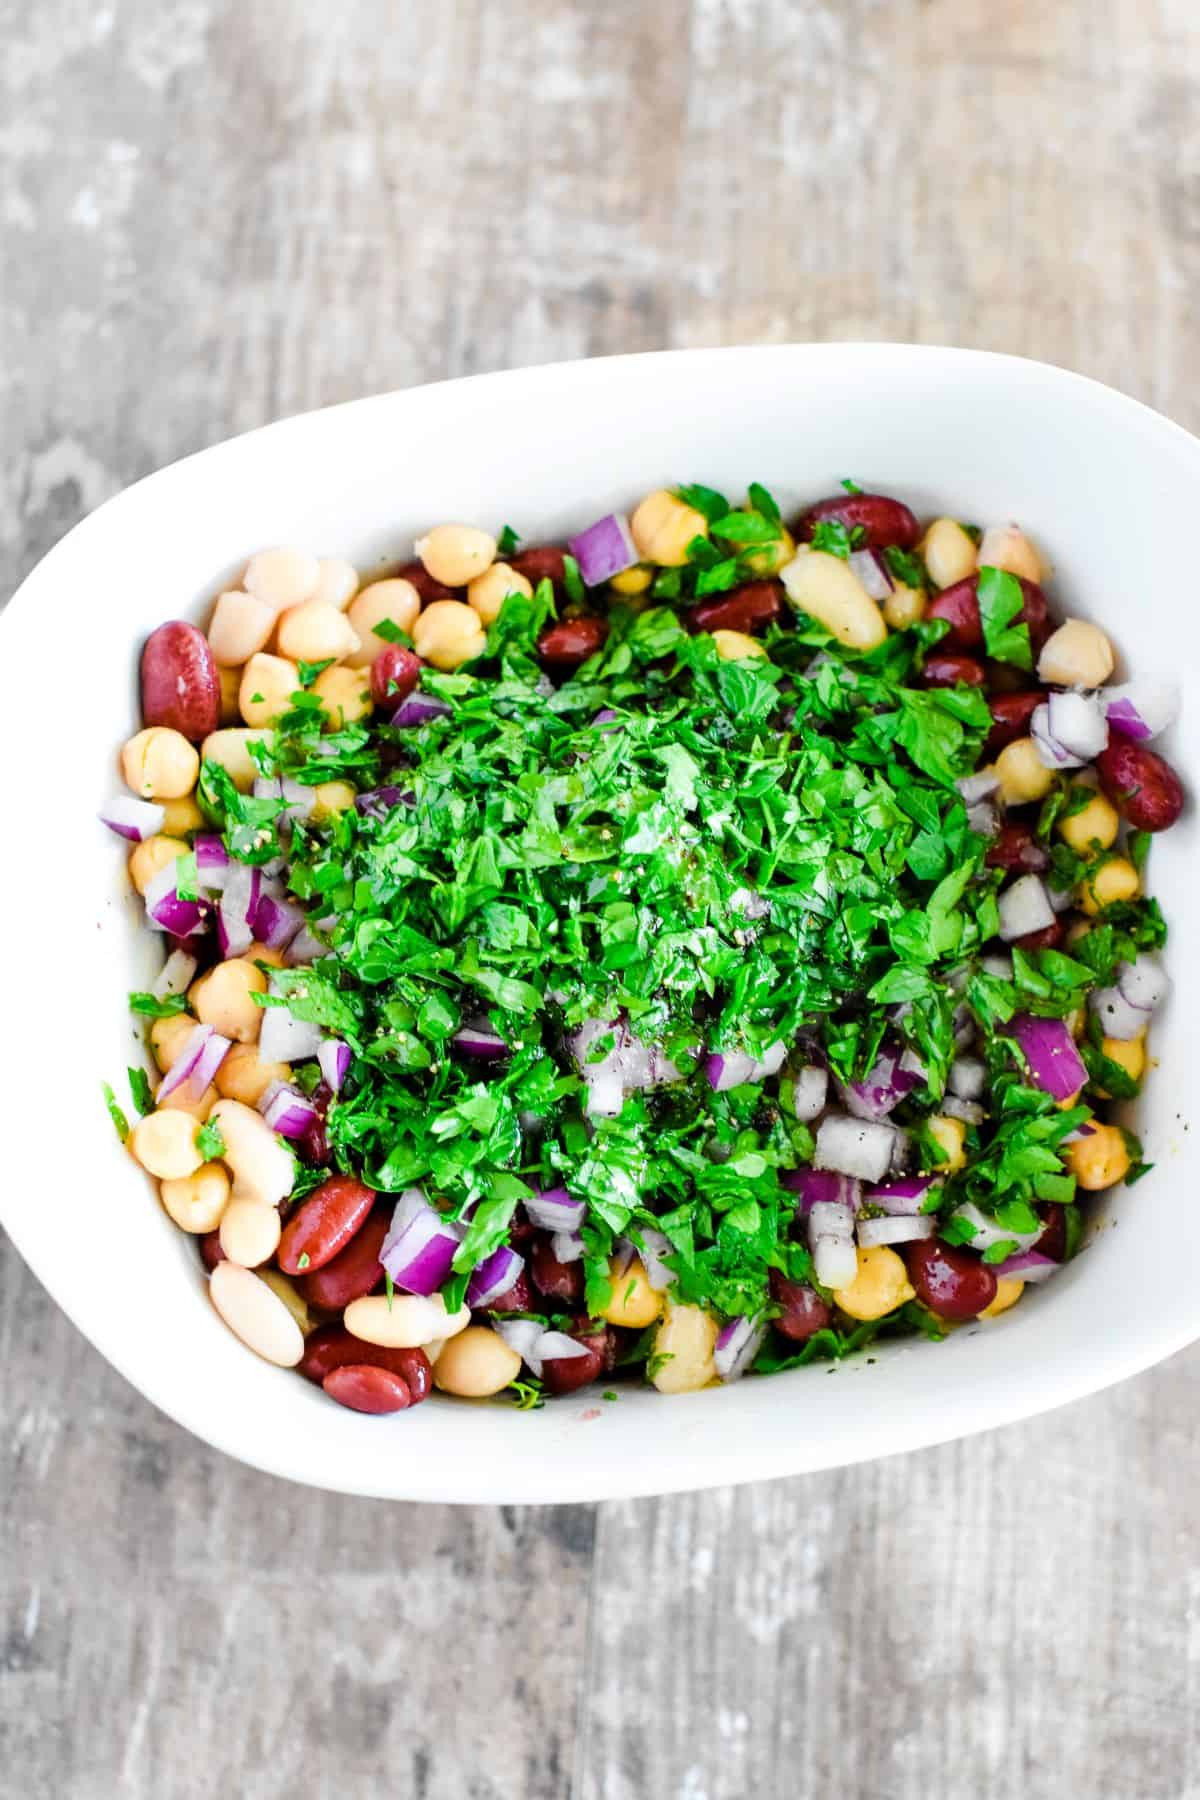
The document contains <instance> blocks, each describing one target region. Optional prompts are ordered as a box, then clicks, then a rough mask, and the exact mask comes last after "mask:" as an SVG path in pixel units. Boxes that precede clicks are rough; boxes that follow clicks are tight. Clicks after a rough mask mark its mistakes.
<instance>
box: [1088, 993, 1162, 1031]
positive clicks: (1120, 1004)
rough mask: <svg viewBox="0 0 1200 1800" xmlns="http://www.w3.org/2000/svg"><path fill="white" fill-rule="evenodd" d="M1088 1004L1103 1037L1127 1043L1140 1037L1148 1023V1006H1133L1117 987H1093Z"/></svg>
mask: <svg viewBox="0 0 1200 1800" xmlns="http://www.w3.org/2000/svg"><path fill="white" fill-rule="evenodd" d="M1088 1005H1089V1006H1090V1007H1091V1009H1092V1011H1093V1012H1094V1013H1095V1015H1096V1017H1097V1018H1098V1019H1099V1021H1100V1023H1101V1026H1102V1027H1103V1029H1104V1035H1105V1037H1109V1038H1116V1039H1117V1041H1118V1042H1119V1043H1122V1044H1128V1043H1131V1042H1132V1041H1133V1039H1134V1038H1137V1037H1141V1035H1142V1033H1143V1031H1145V1030H1146V1028H1147V1026H1148V1025H1149V1023H1150V1009H1149V1007H1148V1006H1134V1005H1133V1003H1132V1001H1130V1000H1127V999H1126V998H1125V996H1124V994H1123V993H1122V992H1121V990H1120V988H1119V987H1106V988H1093V990H1092V992H1091V993H1090V994H1089V995H1088Z"/></svg>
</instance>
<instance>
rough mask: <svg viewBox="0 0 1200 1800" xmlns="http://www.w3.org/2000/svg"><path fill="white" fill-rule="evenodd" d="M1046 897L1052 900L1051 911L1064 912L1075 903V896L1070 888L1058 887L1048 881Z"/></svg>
mask: <svg viewBox="0 0 1200 1800" xmlns="http://www.w3.org/2000/svg"><path fill="white" fill-rule="evenodd" d="M1046 898H1047V900H1048V901H1049V902H1050V909H1051V911H1052V912H1055V913H1064V912H1066V910H1067V908H1068V907H1069V906H1073V905H1074V903H1075V896H1074V894H1073V893H1072V892H1071V890H1070V888H1056V887H1054V886H1053V884H1052V883H1051V882H1047V883H1046Z"/></svg>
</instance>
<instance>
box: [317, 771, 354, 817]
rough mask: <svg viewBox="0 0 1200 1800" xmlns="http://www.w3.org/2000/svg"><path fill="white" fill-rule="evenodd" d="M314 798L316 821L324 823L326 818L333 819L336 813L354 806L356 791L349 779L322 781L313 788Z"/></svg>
mask: <svg viewBox="0 0 1200 1800" xmlns="http://www.w3.org/2000/svg"><path fill="white" fill-rule="evenodd" d="M313 799H314V802H315V804H314V806H313V809H312V816H313V820H314V823H316V824H317V825H323V824H324V823H325V821H326V819H332V818H333V817H334V815H335V814H336V813H340V812H345V811H346V810H347V808H348V807H351V806H353V805H354V800H355V793H354V789H353V788H352V787H351V786H350V783H349V782H348V781H322V782H321V783H319V785H318V786H317V787H315V788H314V789H313Z"/></svg>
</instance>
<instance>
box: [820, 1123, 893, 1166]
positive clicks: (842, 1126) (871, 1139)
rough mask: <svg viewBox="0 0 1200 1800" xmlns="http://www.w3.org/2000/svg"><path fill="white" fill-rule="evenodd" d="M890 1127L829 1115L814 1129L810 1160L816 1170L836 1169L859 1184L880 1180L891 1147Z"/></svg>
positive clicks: (890, 1153)
mask: <svg viewBox="0 0 1200 1800" xmlns="http://www.w3.org/2000/svg"><path fill="white" fill-rule="evenodd" d="M895 1143H896V1133H895V1129H894V1127H893V1126H891V1125H882V1124H877V1123H874V1122H873V1121H871V1120H869V1119H852V1118H848V1117H847V1116H846V1115H845V1114H844V1113H830V1114H829V1115H828V1117H827V1118H825V1119H823V1120H822V1121H821V1124H820V1125H819V1126H818V1127H817V1148H816V1154H815V1155H814V1157H813V1161H814V1163H815V1165H816V1167H817V1168H818V1169H836V1170H837V1171H838V1172H839V1173H840V1174H842V1175H853V1176H855V1177H856V1178H857V1179H858V1180H859V1181H882V1179H883V1177H884V1175H885V1174H886V1173H887V1169H888V1164H889V1163H890V1162H891V1159H892V1151H893V1149H894V1148H895Z"/></svg>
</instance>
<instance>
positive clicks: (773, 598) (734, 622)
mask: <svg viewBox="0 0 1200 1800" xmlns="http://www.w3.org/2000/svg"><path fill="white" fill-rule="evenodd" d="M782 614H783V587H782V584H781V583H780V582H778V581H748V582H747V583H746V584H745V586H744V587H740V588H734V590H733V592H732V593H730V594H722V595H720V596H719V597H718V598H716V599H713V600H702V601H701V602H700V604H699V605H698V606H694V607H693V608H692V610H691V612H690V613H689V614H688V615H687V623H688V624H689V625H690V626H691V628H692V630H693V631H743V632H750V633H753V632H755V631H764V630H765V629H766V627H767V626H768V625H769V624H771V622H772V620H774V619H778V618H780V617H782Z"/></svg>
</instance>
